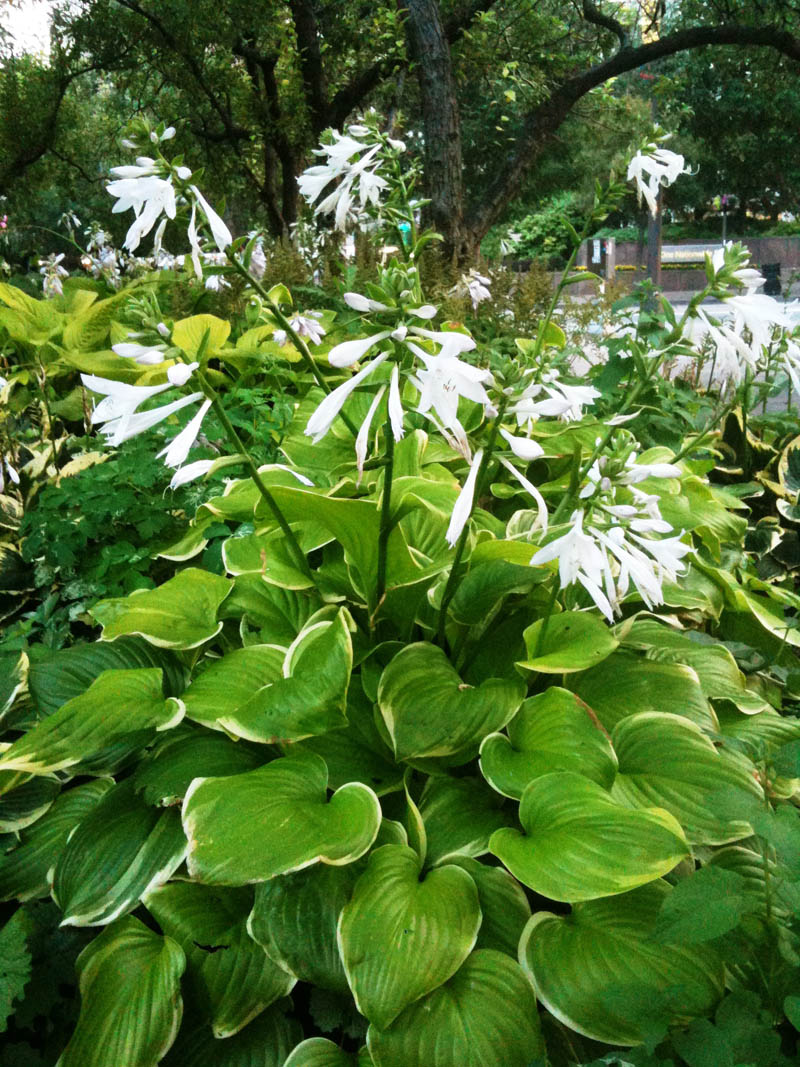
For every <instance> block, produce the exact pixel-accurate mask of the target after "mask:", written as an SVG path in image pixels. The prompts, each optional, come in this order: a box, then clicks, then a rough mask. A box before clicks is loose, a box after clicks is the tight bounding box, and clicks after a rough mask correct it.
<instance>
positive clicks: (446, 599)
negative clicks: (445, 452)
mask: <svg viewBox="0 0 800 1067" xmlns="http://www.w3.org/2000/svg"><path fill="white" fill-rule="evenodd" d="M507 405H508V398H507V397H503V399H502V400H501V402H500V406H499V409H498V412H497V415H496V416H495V419H494V422H493V423H492V426H491V429H490V430H489V437H488V440H487V441H486V447H485V448H484V452H483V457H482V458H481V465H480V467H479V468H478V474H477V476H476V478H475V492H474V494H473V497H472V508H471V510H470V515H469V518H468V519H467V521H466V522H465V523H464V529H463V530H462V531H461V534H460V536H459V538H458V541H457V542H456V550H455V555H454V556H453V563H452V566H451V567H450V574H449V575H448V576H447V584H446V585H445V587H444V592H443V593H442V603H441V606H440V608H439V626H438V636H437V640H438V642H439V645H440V646H441V647H442V648H444V645H445V640H446V627H447V609H448V608H449V607H450V601H451V600H452V599H453V597H454V596H455V592H456V586H457V584H458V578H459V570H460V568H461V557H462V556H463V555H464V549H465V548H466V547H467V538H468V537H469V524H470V519H471V518H472V512H473V511H474V510H475V506H476V504H477V502H478V500H480V497H481V493H482V491H483V485H484V482H485V480H486V471H487V470H488V467H489V462H490V461H491V458H492V454H493V452H494V446H495V443H496V441H497V435H498V433H499V431H500V427H501V425H502V423H503V416H504V414H505V410H506V407H507Z"/></svg>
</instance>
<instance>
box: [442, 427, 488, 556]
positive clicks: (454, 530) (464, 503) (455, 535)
mask: <svg viewBox="0 0 800 1067" xmlns="http://www.w3.org/2000/svg"><path fill="white" fill-rule="evenodd" d="M482 459H483V449H482V448H479V449H478V451H477V452H476V453H475V455H474V457H473V459H472V465H471V466H470V469H469V474H468V475H467V480H466V481H465V482H464V488H463V489H462V490H461V492H460V493H459V494H458V499H457V500H456V502H455V506H454V507H453V514H452V515H451V516H450V525H449V526H448V527H447V533H446V534H445V538H446V540H447V543H448V544H449V545H450V547H451V548H453V547H454V545H455V543H456V541H457V540H458V539H459V537H460V536H461V532H462V530H463V529H464V527H465V526H466V525H467V522H468V521H469V517H470V515H471V514H472V502H473V498H474V496H475V482H476V481H477V478H478V470H479V469H480V465H481V460H482Z"/></svg>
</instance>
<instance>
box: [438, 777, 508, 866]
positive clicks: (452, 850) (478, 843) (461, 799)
mask: <svg viewBox="0 0 800 1067" xmlns="http://www.w3.org/2000/svg"><path fill="white" fill-rule="evenodd" d="M510 807H511V806H510V805H508V806H507V805H506V804H505V803H504V802H503V800H502V799H501V798H500V797H499V796H498V795H497V793H495V792H493V791H492V790H491V789H489V788H488V787H487V786H486V785H484V783H483V781H482V780H481V779H480V778H450V777H449V776H445V775H442V776H441V777H435V778H429V779H428V781H427V782H426V783H425V789H424V790H423V793H422V796H421V798H420V802H419V808H420V814H421V816H422V819H423V822H424V828H425V836H426V839H427V853H426V860H427V864H428V866H429V867H433V866H435V865H436V864H438V863H444V862H445V860H450V859H452V858H453V857H454V856H483V855H484V853H486V852H488V851H489V839H490V838H491V836H492V834H493V833H494V831H495V830H497V829H499V827H501V826H509V825H510V824H511V823H512V822H513V821H514V817H513V814H512V813H511V810H510Z"/></svg>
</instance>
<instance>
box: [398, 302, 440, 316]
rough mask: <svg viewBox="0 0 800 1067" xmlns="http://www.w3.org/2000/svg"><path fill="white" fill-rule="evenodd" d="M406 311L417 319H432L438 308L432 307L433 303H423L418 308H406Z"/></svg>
mask: <svg viewBox="0 0 800 1067" xmlns="http://www.w3.org/2000/svg"><path fill="white" fill-rule="evenodd" d="M406 311H407V312H408V314H409V315H414V316H416V318H418V319H433V318H436V316H437V314H438V313H439V309H438V308H436V307H434V306H433V304H423V305H422V306H421V307H418V308H406Z"/></svg>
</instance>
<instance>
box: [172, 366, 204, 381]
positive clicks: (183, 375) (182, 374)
mask: <svg viewBox="0 0 800 1067" xmlns="http://www.w3.org/2000/svg"><path fill="white" fill-rule="evenodd" d="M199 366H200V364H199V363H174V364H173V365H172V366H171V367H168V368H167V377H168V378H169V381H170V385H186V383H187V382H188V381H189V379H190V378H191V376H192V374H193V373H194V372H195V371H196V370H197V368H198V367H199Z"/></svg>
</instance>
